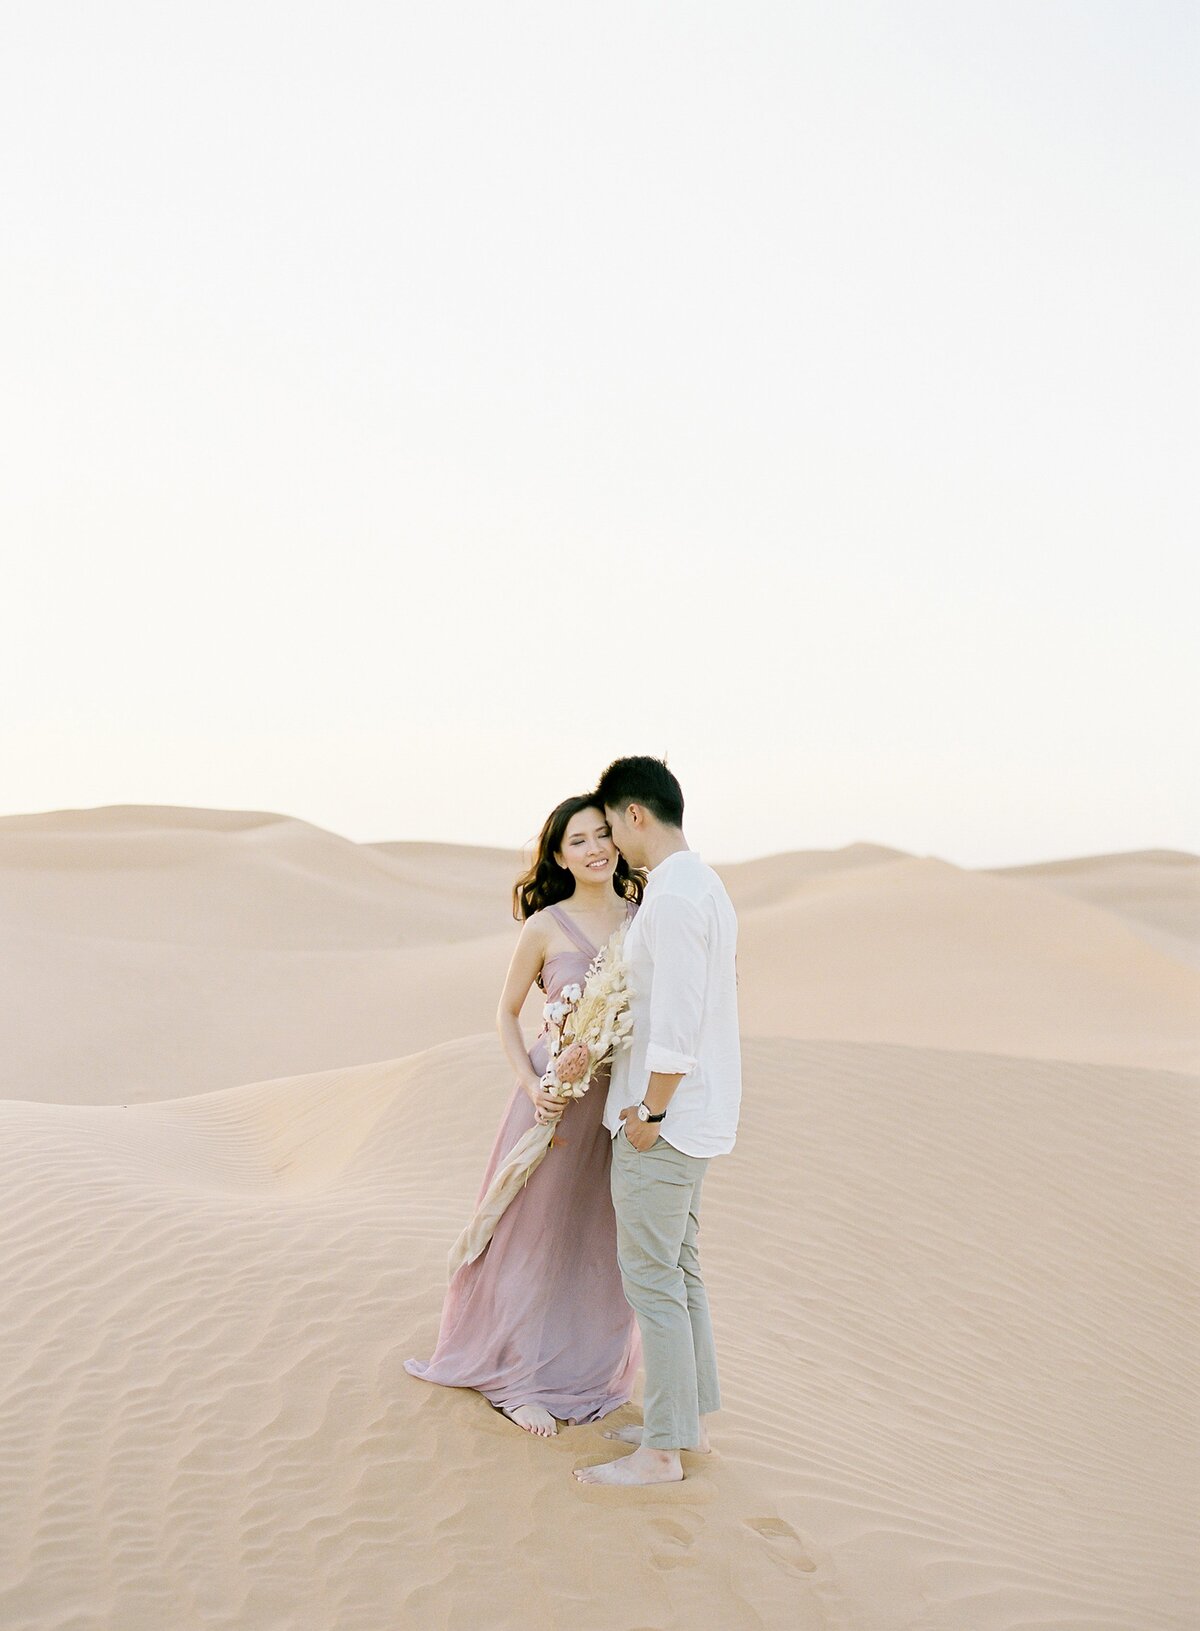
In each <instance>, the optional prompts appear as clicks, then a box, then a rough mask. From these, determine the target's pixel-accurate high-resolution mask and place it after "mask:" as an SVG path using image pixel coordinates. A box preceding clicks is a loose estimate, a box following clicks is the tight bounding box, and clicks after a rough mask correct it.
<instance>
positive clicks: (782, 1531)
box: [742, 1518, 817, 1574]
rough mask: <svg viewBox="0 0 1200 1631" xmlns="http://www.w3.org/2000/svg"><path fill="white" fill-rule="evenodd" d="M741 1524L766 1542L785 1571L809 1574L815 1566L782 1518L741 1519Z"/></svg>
mask: <svg viewBox="0 0 1200 1631" xmlns="http://www.w3.org/2000/svg"><path fill="white" fill-rule="evenodd" d="M742 1522H743V1523H744V1524H745V1525H746V1527H747V1528H748V1529H753V1530H754V1533H755V1534H756V1535H761V1536H762V1537H763V1539H764V1540H765V1541H767V1542H768V1544H769V1547H770V1550H771V1553H772V1555H773V1556H774V1557H775V1558H776V1559H777V1560H778V1561H779V1562H780V1563H781V1564H782V1565H783V1567H784V1568H785V1569H788V1570H790V1571H794V1572H795V1573H797V1574H811V1573H812V1572H813V1570H814V1569H815V1568H816V1566H817V1565H816V1564H815V1563H814V1562H813V1560H812V1558H811V1557H809V1555H808V1553H807V1552H806V1551H805V1550H804V1544H803V1542H802V1541H801V1539H800V1536H799V1535H798V1534H797V1533H796V1531H795V1530H794V1529H793V1528H792V1526H791V1524H790V1523H784V1521H783V1519H782V1518H743V1520H742Z"/></svg>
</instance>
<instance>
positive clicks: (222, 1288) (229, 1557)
mask: <svg viewBox="0 0 1200 1631" xmlns="http://www.w3.org/2000/svg"><path fill="white" fill-rule="evenodd" d="M747 1088H748V1093H747V1105H746V1116H745V1121H744V1125H743V1129H742V1136H741V1139H740V1142H739V1147H738V1151H737V1153H736V1158H734V1159H730V1160H729V1161H728V1162H726V1163H724V1164H721V1165H718V1167H717V1168H715V1169H714V1173H713V1176H712V1183H711V1187H710V1194H709V1197H708V1201H707V1208H708V1210H707V1215H706V1218H705V1235H706V1241H705V1250H706V1253H707V1260H708V1272H709V1278H710V1282H711V1286H712V1292H713V1298H714V1304H715V1309H716V1318H717V1335H718V1342H719V1344H720V1350H721V1356H722V1363H723V1368H724V1386H725V1390H726V1408H725V1410H724V1411H723V1412H722V1415H721V1417H720V1418H719V1421H720V1430H719V1434H718V1438H717V1447H718V1450H719V1452H720V1459H719V1460H717V1461H715V1462H713V1463H702V1462H699V1461H695V1463H694V1464H691V1463H690V1464H689V1474H690V1476H689V1478H688V1479H687V1480H686V1481H685V1483H684V1484H683V1485H682V1486H679V1487H678V1488H676V1489H675V1490H672V1491H669V1492H666V1493H664V1492H652V1493H640V1494H637V1495H630V1494H628V1493H626V1492H610V1491H586V1490H584V1489H583V1488H582V1487H580V1486H577V1485H576V1484H575V1482H574V1480H572V1479H571V1478H570V1477H569V1469H570V1467H571V1466H572V1465H574V1464H576V1463H577V1462H579V1461H583V1460H586V1459H588V1458H589V1457H592V1456H600V1455H601V1454H603V1453H604V1446H603V1440H602V1439H601V1438H600V1437H599V1429H598V1428H596V1427H584V1428H574V1429H564V1430H563V1431H562V1433H561V1434H560V1436H559V1438H558V1439H557V1440H554V1441H552V1442H551V1443H549V1444H546V1443H542V1442H539V1441H533V1440H530V1439H528V1438H524V1437H522V1436H520V1435H519V1434H518V1433H517V1432H516V1430H515V1429H512V1428H511V1427H509V1426H508V1424H506V1423H505V1422H503V1421H502V1420H501V1418H500V1417H499V1416H497V1415H496V1414H495V1413H494V1412H493V1411H492V1410H491V1409H490V1407H488V1406H487V1405H486V1404H485V1403H484V1402H483V1401H482V1400H480V1399H479V1398H478V1396H477V1395H474V1394H470V1393H457V1392H451V1391H443V1390H440V1389H433V1388H429V1387H426V1386H424V1385H423V1384H421V1383H419V1382H417V1381H415V1380H414V1379H413V1378H411V1377H409V1376H408V1375H407V1374H406V1373H405V1372H404V1371H403V1369H402V1361H403V1359H404V1358H405V1357H406V1356H407V1355H408V1353H409V1352H414V1351H415V1352H422V1351H423V1350H424V1349H425V1348H426V1347H428V1346H429V1344H430V1342H431V1341H432V1338H433V1334H434V1330H435V1327H436V1318H437V1310H438V1307H439V1305H440V1294H441V1288H442V1285H443V1283H444V1260H445V1251H446V1243H447V1241H448V1240H449V1239H450V1238H451V1237H452V1235H453V1233H454V1231H455V1229H456V1228H457V1226H458V1224H459V1222H460V1220H461V1219H462V1217H463V1215H464V1212H465V1210H466V1209H467V1208H469V1205H470V1202H471V1200H472V1199H473V1193H474V1187H473V1186H474V1184H475V1182H476V1179H477V1175H478V1171H479V1168H480V1165H481V1162H482V1160H483V1156H484V1154H485V1152H486V1146H487V1143H488V1140H489V1139H490V1136H491V1130H492V1125H493V1122H494V1117H495V1113H496V1110H497V1107H498V1089H497V1059H496V1050H495V1045H494V1044H493V1042H492V1041H491V1039H490V1038H487V1037H484V1038H467V1039H463V1040H459V1041H455V1042H451V1043H448V1044H446V1045H444V1046H443V1047H441V1048H438V1049H435V1050H433V1051H431V1052H429V1053H425V1054H421V1055H418V1056H415V1057H412V1058H408V1059H403V1060H394V1061H388V1062H385V1063H382V1064H374V1065H370V1066H363V1067H359V1068H355V1069H345V1070H339V1071H332V1072H328V1073H325V1074H322V1075H316V1076H307V1077H301V1078H298V1079H292V1080H285V1081H275V1082H267V1083H259V1084H255V1085H252V1086H245V1087H237V1088H232V1089H227V1090H224V1091H221V1092H218V1093H214V1094H209V1095H202V1096H193V1097H189V1098H184V1099H178V1100H174V1101H170V1102H165V1103H157V1104H144V1105H134V1106H130V1107H129V1108H128V1109H122V1108H121V1107H120V1106H96V1107H92V1106H81V1105H37V1104H22V1103H11V1102H10V1103H4V1104H0V1117H3V1120H4V1124H5V1125H4V1137H3V1140H2V1141H0V1149H2V1150H3V1162H4V1165H5V1168H6V1170H5V1172H4V1177H3V1182H2V1184H0V1228H2V1230H3V1248H2V1249H3V1252H4V1260H5V1262H6V1264H7V1265H8V1274H7V1283H8V1286H9V1291H10V1296H11V1301H10V1309H9V1315H8V1320H7V1324H6V1341H5V1343H4V1345H3V1366H4V1385H3V1388H2V1390H0V1399H2V1401H3V1403H2V1408H3V1412H4V1424H3V1429H4V1430H3V1442H4V1444H5V1446H6V1451H5V1457H4V1461H3V1469H2V1472H0V1495H2V1497H3V1502H4V1510H5V1512H6V1514H8V1515H9V1516H8V1521H6V1524H5V1532H4V1540H3V1543H2V1544H3V1568H2V1569H0V1623H3V1624H4V1625H5V1626H6V1627H8V1626H11V1627H14V1628H15V1627H25V1626H42V1625H65V1624H68V1623H69V1624H70V1625H71V1626H73V1627H77V1628H79V1631H92V1628H95V1631H101V1628H104V1631H108V1628H110V1627H114V1626H118V1625H119V1626H121V1627H122V1628H129V1631H140V1628H142V1627H145V1628H147V1631H149V1628H153V1631H159V1628H160V1627H162V1626H165V1625H169V1626H171V1627H173V1628H175V1631H183V1628H190V1627H193V1626H194V1627H201V1626H203V1627H205V1628H210V1627H225V1626H227V1627H239V1628H240V1627H254V1628H259V1627H262V1628H274V1627H281V1628H282V1627H297V1628H299V1627H304V1628H305V1631H321V1628H324V1627H329V1628H330V1631H333V1628H335V1627H336V1628H337V1631H356V1628H360V1627H361V1628H362V1631H374V1628H375V1627H377V1626H379V1625H382V1624H386V1625H392V1626H405V1627H409V1626H411V1627H414V1628H415V1627H424V1626H429V1625H438V1626H442V1625H444V1626H464V1627H465V1626H481V1627H484V1626H486V1627H489V1628H492V1627H494V1628H496V1631H507V1628H510V1627H511V1628H514V1631H515V1628H516V1627H518V1626H522V1625H528V1624H530V1623H533V1624H536V1625H542V1626H546V1627H555V1628H557V1627H559V1626H563V1625H575V1626H579V1627H580V1628H581V1631H593V1628H594V1631H634V1628H636V1627H642V1626H651V1625H654V1626H663V1627H666V1626H684V1625H689V1624H694V1625H700V1626H705V1627H715V1628H721V1631H725V1628H728V1631H740V1628H743V1627H744V1628H747V1631H748V1628H750V1627H755V1628H758V1627H769V1628H778V1631H785V1628H786V1631H791V1628H792V1627H814V1628H816V1627H830V1628H842V1627H845V1628H847V1631H849V1628H855V1631H857V1628H858V1627H862V1626H870V1627H871V1628H872V1631H893V1628H894V1631H908V1628H915V1627H921V1628H928V1631H963V1628H964V1627H969V1628H970V1631H990V1628H1001V1627H1015V1626H1020V1627H1022V1628H1036V1627H1042V1626H1045V1627H1051V1626H1053V1627H1062V1626H1064V1625H1070V1626H1078V1627H1082V1626H1085V1625H1086V1626H1088V1627H1111V1628H1112V1631H1128V1628H1129V1627H1131V1626H1137V1627H1138V1628H1139V1631H1152V1628H1154V1627H1167V1626H1172V1627H1175V1626H1183V1625H1185V1624H1187V1623H1188V1609H1189V1604H1191V1605H1192V1607H1193V1608H1194V1598H1193V1597H1192V1596H1190V1595H1189V1594H1190V1593H1191V1591H1192V1589H1193V1585H1194V1581H1193V1578H1192V1573H1191V1565H1190V1564H1189V1559H1188V1547H1187V1535H1186V1526H1185V1519H1184V1513H1185V1512H1186V1510H1187V1498H1188V1494H1189V1489H1188V1484H1189V1482H1190V1479H1191V1476H1192V1472H1193V1470H1194V1465H1195V1463H1194V1460H1193V1459H1192V1452H1193V1451H1194V1449H1195V1448H1196V1447H1195V1445H1194V1444H1193V1443H1192V1442H1191V1440H1190V1437H1189V1422H1190V1421H1191V1419H1192V1418H1191V1414H1190V1403H1189V1392H1188V1387H1189V1380H1188V1363H1189V1360H1190V1359H1191V1358H1192V1357H1193V1356H1194V1327H1193V1324H1192V1323H1190V1322H1189V1315H1188V1308H1187V1305H1186V1304H1185V1303H1184V1302H1183V1300H1182V1282H1183V1279H1184V1277H1185V1275H1186V1273H1187V1270H1188V1266H1189V1255H1190V1247H1191V1244H1192V1242H1191V1241H1190V1239H1189V1227H1188V1223H1187V1221H1186V1219H1187V1201H1188V1196H1189V1191H1190V1188H1191V1183H1192V1177H1193V1168H1192V1162H1191V1159H1190V1157H1189V1151H1188V1150H1187V1148H1186V1147H1185V1146H1184V1145H1183V1144H1182V1143H1181V1138H1180V1134H1181V1130H1182V1129H1184V1128H1186V1127H1187V1126H1188V1125H1189V1123H1190V1121H1191V1119H1192V1117H1193V1115H1194V1103H1195V1096H1194V1094H1195V1083H1193V1082H1190V1081H1188V1080H1186V1079H1184V1078H1181V1077H1178V1076H1172V1075H1169V1074H1166V1073H1155V1072H1147V1071H1136V1070H1130V1069H1124V1068H1115V1067H1099V1066H1088V1065H1072V1066H1062V1065H1054V1064H1047V1063H1031V1062H1027V1061H1016V1060H1011V1059H999V1058H988V1057H984V1056H980V1055H967V1054H954V1053H949V1052H938V1051H933V1050H916V1049H905V1048H898V1047H888V1046H863V1045H856V1044H851V1043H801V1042H794V1041H791V1042H789V1041H773V1042H765V1043H759V1042H751V1043H749V1044H748V1047H747ZM431 1093H433V1094H436V1095H437V1096H438V1099H439V1102H440V1103H441V1104H443V1105H445V1106H446V1107H447V1113H446V1116H445V1119H444V1123H443V1125H442V1126H441V1128H440V1130H439V1134H438V1136H436V1137H431V1136H430V1126H429V1121H428V1116H427V1111H426V1106H427V1103H428V1098H429V1095H430V1094H431ZM1131 1151H1136V1153H1137V1159H1136V1162H1134V1161H1131V1159H1130V1152H1131ZM1192 1319H1193V1320H1194V1315H1193V1316H1192ZM615 1419H617V1420H636V1419H638V1410H637V1408H636V1401H635V1404H634V1405H631V1406H629V1407H626V1409H625V1410H623V1411H622V1412H620V1413H618V1416H617V1417H616V1418H615Z"/></svg>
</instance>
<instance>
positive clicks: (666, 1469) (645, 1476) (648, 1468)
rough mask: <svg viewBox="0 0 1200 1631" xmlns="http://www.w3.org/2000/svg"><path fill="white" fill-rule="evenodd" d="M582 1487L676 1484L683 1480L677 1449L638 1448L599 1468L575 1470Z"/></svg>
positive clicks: (601, 1464)
mask: <svg viewBox="0 0 1200 1631" xmlns="http://www.w3.org/2000/svg"><path fill="white" fill-rule="evenodd" d="M575 1476H576V1478H578V1480H579V1482H580V1483H581V1484H677V1483H678V1482H679V1480H680V1479H681V1478H682V1477H683V1465H682V1463H681V1462H680V1459H679V1451H678V1450H647V1449H638V1450H635V1451H634V1452H633V1454H632V1455H626V1456H622V1458H621V1459H620V1461H603V1462H601V1463H600V1465H599V1466H598V1467H576V1468H575Z"/></svg>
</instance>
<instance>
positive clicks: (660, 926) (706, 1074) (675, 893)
mask: <svg viewBox="0 0 1200 1631" xmlns="http://www.w3.org/2000/svg"><path fill="white" fill-rule="evenodd" d="M736 953H737V914H736V913H735V911H734V909H733V902H732V901H731V900H730V898H729V896H728V894H727V893H726V890H725V885H724V884H723V883H722V882H721V880H720V878H719V877H718V876H717V874H716V873H715V872H714V871H713V869H712V867H710V866H709V865H708V863H707V862H706V861H704V860H702V859H701V858H700V856H699V855H698V854H697V853H696V851H695V850H690V849H683V850H676V851H675V852H674V853H673V854H671V855H668V856H667V857H666V858H665V859H664V860H662V861H660V862H659V863H658V865H657V866H656V867H654V868H653V869H652V870H651V873H650V876H649V878H648V880H647V882H646V890H645V894H644V895H643V897H642V904H641V908H640V910H639V911H638V913H637V916H636V917H635V918H634V920H633V922H632V923H631V924H630V925H629V928H628V930H627V932H626V935H625V960H626V965H627V969H628V983H629V991H630V1012H631V1014H632V1016H633V1043H632V1046H631V1047H628V1048H624V1049H622V1050H621V1051H620V1052H619V1053H618V1054H617V1055H616V1058H615V1059H614V1061H613V1065H612V1075H611V1077H610V1080H609V1088H608V1098H607V1099H606V1101H605V1105H604V1125H605V1126H606V1127H607V1128H608V1130H609V1131H610V1132H611V1133H613V1134H616V1133H618V1132H619V1131H620V1130H621V1126H622V1123H621V1118H620V1112H621V1111H622V1110H623V1109H624V1108H625V1106H626V1105H628V1104H638V1103H640V1101H641V1100H642V1099H643V1098H645V1096H646V1090H647V1088H648V1087H649V1085H650V1076H651V1073H652V1072H653V1071H662V1072H663V1073H664V1074H666V1075H675V1074H676V1073H678V1072H682V1073H683V1079H682V1080H681V1081H680V1083H679V1085H678V1086H677V1087H676V1089H675V1092H674V1093H673V1094H672V1096H671V1102H670V1104H669V1105H668V1106H667V1114H666V1119H665V1120H664V1121H660V1122H657V1123H655V1126H656V1128H657V1131H658V1133H659V1135H660V1137H662V1138H665V1139H666V1141H667V1143H668V1144H673V1145H674V1147H675V1148H676V1149H677V1150H682V1151H683V1152H684V1154H685V1155H697V1156H710V1155H725V1154H727V1153H728V1151H730V1150H731V1149H732V1148H733V1145H734V1139H735V1137H736V1135H737V1123H738V1110H739V1108H740V1105H741V1099H742V1056H741V1040H740V1036H739V1032H738V1012H737V967H736V962H735V958H736Z"/></svg>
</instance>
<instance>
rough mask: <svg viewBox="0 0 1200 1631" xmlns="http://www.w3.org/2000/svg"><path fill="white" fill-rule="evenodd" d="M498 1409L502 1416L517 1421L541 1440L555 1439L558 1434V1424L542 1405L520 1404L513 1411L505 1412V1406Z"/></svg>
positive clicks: (518, 1424) (519, 1425)
mask: <svg viewBox="0 0 1200 1631" xmlns="http://www.w3.org/2000/svg"><path fill="white" fill-rule="evenodd" d="M498 1408H499V1411H500V1414H501V1415H502V1416H507V1417H508V1419H509V1421H515V1422H516V1424H517V1426H518V1427H523V1428H524V1429H525V1431H526V1432H527V1433H537V1434H538V1436H539V1437H540V1438H553V1437H554V1435H555V1433H557V1432H558V1423H557V1422H556V1421H555V1419H554V1417H553V1416H552V1415H551V1414H550V1412H549V1411H548V1410H543V1409H542V1407H541V1405H540V1404H519V1405H517V1406H516V1407H515V1409H513V1410H505V1408H504V1406H503V1405H500V1406H499V1407H498Z"/></svg>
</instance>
